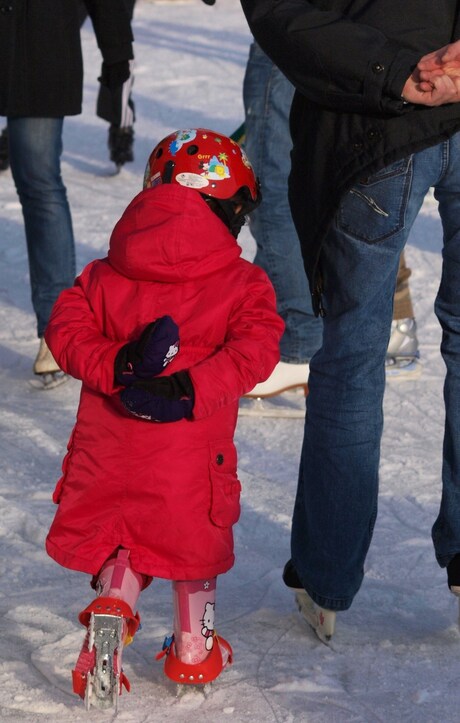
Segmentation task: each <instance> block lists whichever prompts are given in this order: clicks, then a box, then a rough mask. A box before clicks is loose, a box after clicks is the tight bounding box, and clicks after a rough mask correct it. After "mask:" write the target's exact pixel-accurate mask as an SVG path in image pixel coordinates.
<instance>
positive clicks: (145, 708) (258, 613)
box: [0, 0, 460, 723]
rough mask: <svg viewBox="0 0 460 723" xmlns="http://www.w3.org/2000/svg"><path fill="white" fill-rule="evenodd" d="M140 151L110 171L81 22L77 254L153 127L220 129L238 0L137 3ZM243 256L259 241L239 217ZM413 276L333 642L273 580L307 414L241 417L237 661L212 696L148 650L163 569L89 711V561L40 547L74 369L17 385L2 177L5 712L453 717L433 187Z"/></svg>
mask: <svg viewBox="0 0 460 723" xmlns="http://www.w3.org/2000/svg"><path fill="white" fill-rule="evenodd" d="M134 32H135V37H136V64H137V65H136V80H135V86H134V97H135V101H136V108H137V123H136V143H135V154H136V160H135V162H134V163H132V164H129V165H128V166H126V167H125V168H123V169H122V171H121V173H120V174H119V175H113V171H114V168H113V166H112V164H110V162H109V160H108V152H107V148H106V139H107V125H106V124H105V123H104V122H103V121H101V120H99V119H97V118H96V115H95V111H94V108H95V100H96V93H97V80H96V79H97V76H98V75H99V68H100V55H99V51H98V49H97V47H96V43H95V39H94V35H93V32H92V28H91V25H90V24H86V25H85V27H84V30H83V39H84V50H85V68H86V73H85V102H84V113H83V115H82V116H78V117H75V118H69V119H67V120H66V123H65V152H64V162H63V173H64V178H65V182H66V185H67V188H68V193H69V197H70V201H71V207H72V213H73V220H74V226H75V233H76V240H77V253H78V266H79V268H81V267H82V266H83V265H84V264H86V263H87V262H88V261H89V260H91V259H92V258H94V257H96V256H103V255H105V250H106V248H107V242H108V237H109V234H110V232H111V230H112V227H113V225H114V223H115V221H116V220H117V219H118V217H119V216H120V214H121V212H122V211H123V209H124V208H125V206H126V205H127V204H128V203H129V201H130V200H131V198H132V197H133V196H134V195H135V194H136V193H137V192H138V191H139V190H140V187H141V184H142V177H143V171H144V166H145V162H146V159H147V157H148V155H149V153H150V151H151V149H152V148H153V146H154V145H155V143H156V142H157V141H158V140H159V139H160V138H162V137H163V136H165V135H166V134H167V133H169V132H171V131H173V130H175V129H177V128H180V127H185V128H187V127H194V126H200V125H201V126H206V127H211V128H215V129H216V130H220V131H222V132H224V133H231V132H232V131H233V130H234V129H235V128H236V127H237V126H238V125H239V124H240V122H241V120H242V116H243V105H242V97H241V96H242V91H241V85H242V79H243V73H244V67H245V62H246V58H247V53H248V46H249V43H250V40H251V37H250V33H249V31H248V29H247V26H246V23H245V20H244V17H243V13H242V11H241V8H240V5H239V2H238V1H237V0H217V2H216V5H215V6H214V7H207V6H206V5H204V4H203V3H202V2H201V0H188V1H186V0H174V1H170V2H160V1H158V2H147V0H138V3H137V7H136V14H135V21H134ZM242 245H243V248H244V254H245V256H246V257H247V258H252V255H253V253H254V244H253V241H252V239H251V236H250V234H249V231H248V230H247V229H245V230H244V232H243V234H242ZM407 258H408V262H409V264H410V266H412V268H413V275H412V281H411V289H412V294H413V299H414V303H415V308H416V315H417V321H418V325H419V338H420V347H421V355H422V361H423V374H422V377H421V378H420V380H418V381H412V382H399V383H396V382H391V383H389V384H388V385H387V393H386V399H385V415H386V417H385V419H386V424H385V434H384V441H383V451H382V467H381V497H380V509H379V518H378V521H377V526H376V531H375V537H374V541H373V544H372V547H371V551H370V554H369V557H368V561H367V569H366V578H365V582H364V585H363V587H362V590H361V591H360V593H359V594H358V596H357V598H356V600H355V603H354V605H353V606H352V608H351V609H350V610H349V611H348V612H346V613H341V614H340V615H338V620H337V632H336V637H335V641H334V648H333V649H330V648H327V647H326V646H325V645H323V644H322V643H320V642H319V641H318V640H317V639H316V637H315V636H314V635H313V633H312V632H311V631H310V630H309V629H308V627H307V626H306V624H304V623H303V622H302V620H301V619H300V618H299V616H298V614H297V612H296V610H295V607H294V602H293V599H292V594H290V592H289V591H288V590H287V589H286V588H285V587H284V585H283V583H282V581H281V570H282V567H283V565H284V563H285V561H286V559H287V558H288V556H289V527H290V517H291V510H292V504H293V499H294V492H295V487H296V476H297V464H298V458H299V450H300V444H301V438H302V421H301V420H300V419H286V420H283V419H257V418H241V419H240V421H239V424H238V430H237V445H238V450H239V470H240V475H241V481H242V483H243V511H242V516H241V521H240V522H239V524H238V525H237V527H236V555H237V562H236V565H235V567H234V569H233V570H231V571H230V572H229V573H228V574H227V575H225V576H223V577H222V578H220V579H219V582H218V608H217V630H218V631H220V632H221V634H222V635H223V636H224V637H225V638H227V639H228V640H229V641H231V643H232V645H233V648H234V654H235V656H234V657H235V661H234V665H233V667H232V668H231V669H229V670H227V671H225V672H224V673H223V674H222V676H221V677H220V678H219V680H218V681H217V682H216V683H215V684H214V685H213V686H212V688H211V690H210V692H209V694H208V695H207V696H206V697H205V696H203V694H202V693H200V692H198V691H194V690H191V691H188V692H187V693H186V694H185V695H183V696H182V697H176V690H175V686H174V685H173V684H172V683H169V682H168V681H167V680H166V679H165V678H164V676H163V671H162V664H161V663H158V662H155V660H154V656H155V653H156V652H157V651H158V650H159V649H160V647H161V644H162V641H163V638H164V636H165V634H167V633H169V632H170V631H171V622H172V621H171V610H172V606H171V594H170V585H169V583H168V582H167V581H164V580H163V581H162V580H159V581H154V583H153V584H152V585H151V587H150V588H149V589H148V590H147V591H146V592H145V593H144V594H143V596H142V597H141V599H140V605H139V610H140V614H141V617H142V623H143V627H142V630H141V631H140V632H139V633H138V635H137V637H136V639H135V642H134V644H133V645H132V646H131V647H129V648H127V649H126V651H125V654H124V667H125V670H126V673H127V675H128V677H129V678H130V681H131V684H132V692H131V694H129V695H127V694H126V695H123V696H122V698H121V700H120V708H119V712H118V714H117V715H114V714H112V713H107V714H104V713H102V712H100V711H94V712H90V713H86V712H85V710H84V708H83V705H82V703H81V701H80V700H79V699H78V698H77V697H76V696H74V695H73V694H72V691H71V676H70V671H71V668H72V666H73V665H74V663H75V660H76V656H77V654H78V651H79V648H80V644H81V640H82V634H83V628H81V626H80V625H79V624H78V622H77V613H78V612H79V611H80V610H81V609H82V608H83V607H85V606H86V605H87V604H88V602H89V601H90V600H91V597H92V595H91V590H90V588H89V585H88V577H87V576H85V575H82V574H79V573H74V572H71V571H69V570H65V569H61V568H59V566H58V565H56V564H55V563H54V562H53V561H52V560H51V559H49V558H48V557H47V555H46V553H45V551H44V539H45V535H46V533H47V529H48V527H49V524H50V521H51V519H52V516H53V513H54V507H53V504H52V502H51V493H52V490H53V488H54V484H55V481H56V480H57V478H58V476H59V474H60V464H61V459H62V456H63V454H64V451H65V446H66V443H67V439H68V436H69V433H70V430H71V428H72V426H73V422H74V417H75V410H76V406H77V402H78V394H79V383H78V382H76V381H71V382H69V383H68V384H67V385H65V386H63V387H61V388H59V389H56V390H54V391H49V392H40V391H36V390H33V389H32V388H31V386H30V384H29V380H30V378H31V366H32V362H33V358H34V356H35V353H36V349H37V340H36V338H35V319H34V316H33V314H32V309H31V304H30V299H29V295H30V294H29V282H28V270H27V257H26V251H25V240H24V232H23V222H22V215H21V210H20V206H19V203H18V200H17V197H16V193H15V190H14V187H13V183H12V179H11V175H10V173H9V171H8V172H5V173H1V174H0V319H1V323H0V382H1V403H0V409H1V414H0V427H1V429H0V575H1V578H0V579H1V583H0V614H1V643H0V720H1V721H10V720H11V721H20V722H21V723H41V722H42V721H43V722H45V721H46V723H70V722H72V723H74V721H84V720H88V721H97V722H98V723H99V721H105V720H107V721H108V720H117V721H123V723H125V722H129V723H144V722H145V723H150V722H156V721H158V722H161V723H164V722H166V721H171V722H173V723H182V722H187V723H189V722H191V721H193V722H194V723H222V721H226V720H228V721H232V723H240V722H242V721H245V722H246V721H247V722H251V723H252V722H255V723H275V722H276V723H294V722H295V723H297V722H300V721H302V722H303V721H305V722H307V723H326V722H327V723H374V722H377V721H380V722H383V723H400V722H401V721H404V722H405V723H409V722H412V721H413V722H414V723H415V722H417V723H429V722H430V723H431V722H433V723H439V722H441V721H442V722H443V723H447V722H450V721H452V722H454V721H458V719H459V714H458V687H457V686H458V685H459V679H460V655H459V653H460V636H459V632H458V628H457V624H456V623H457V602H456V600H455V598H454V597H453V596H452V595H451V594H450V593H449V592H448V589H447V585H446V575H445V572H444V571H442V570H440V569H439V568H438V566H437V564H436V562H435V560H434V555H433V550H432V545H431V540H430V528H431V525H432V523H433V521H434V518H435V516H436V514H437V509H438V503H439V495H440V458H441V457H440V450H441V440H442V426H443V406H442V381H443V373H444V370H443V363H442V361H441V358H440V354H439V348H438V346H439V339H440V333H439V329H438V325H437V321H436V319H435V317H434V314H433V300H434V296H435V293H436V290H437V286H438V280H439V272H440V266H441V233H440V225H439V222H438V218H437V213H436V204H435V202H434V200H433V199H431V198H428V199H427V201H426V203H425V205H424V208H423V210H422V213H421V215H420V216H419V219H418V221H417V224H416V227H415V229H414V232H413V234H412V237H411V239H410V243H409V247H408V250H407Z"/></svg>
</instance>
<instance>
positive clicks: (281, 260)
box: [243, 43, 322, 364]
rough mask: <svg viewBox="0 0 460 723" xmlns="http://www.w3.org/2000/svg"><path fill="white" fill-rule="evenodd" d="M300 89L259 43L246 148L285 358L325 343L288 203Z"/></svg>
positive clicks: (249, 89) (255, 220) (250, 68)
mask: <svg viewBox="0 0 460 723" xmlns="http://www.w3.org/2000/svg"><path fill="white" fill-rule="evenodd" d="M293 95H294V88H293V86H292V85H291V83H290V82H289V81H288V80H287V79H286V78H285V76H284V75H283V74H282V73H281V72H280V71H279V70H278V68H277V67H276V66H275V65H274V64H273V63H272V61H271V60H270V59H269V58H268V57H267V56H266V55H265V53H264V52H263V51H262V50H261V49H260V48H259V46H258V45H257V44H256V43H253V44H252V45H251V48H250V51H249V59H248V63H247V66H246V74H245V78H244V85H243V99H244V105H245V114H246V118H245V128H246V140H245V144H244V146H245V150H246V153H247V154H248V157H249V160H250V161H251V163H252V165H253V167H254V170H255V172H256V174H257V175H258V177H259V179H260V183H261V187H262V203H261V205H260V206H259V207H258V208H257V209H256V210H255V211H253V212H252V213H251V216H250V229H251V233H252V235H253V236H254V239H255V241H256V244H257V252H256V256H255V259H254V262H255V263H256V264H258V265H259V266H261V267H262V268H263V269H264V270H265V271H266V272H267V274H268V276H269V278H270V280H271V282H272V284H273V286H274V288H275V292H276V297H277V306H278V313H279V314H280V316H281V317H282V318H283V320H284V322H285V324H286V328H285V332H284V334H283V337H282V339H281V343H280V350H281V359H282V360H283V361H285V362H291V363H296V364H300V363H303V362H308V361H309V360H310V359H311V357H312V356H313V354H314V353H315V351H317V350H318V349H319V347H320V345H321V334H322V323H321V320H320V319H317V318H316V317H315V316H314V314H313V311H312V307H311V296H310V291H309V288H308V282H307V277H306V274H305V270H304V266H303V260H302V254H301V251H300V244H299V239H298V236H297V232H296V230H295V228H294V224H293V221H292V218H291V211H290V208H289V201H288V188H287V185H288V176H289V172H290V170H291V161H290V152H291V147H292V143H291V136H290V133H289V111H290V108H291V102H292V97H293Z"/></svg>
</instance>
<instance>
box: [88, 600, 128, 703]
mask: <svg viewBox="0 0 460 723" xmlns="http://www.w3.org/2000/svg"><path fill="white" fill-rule="evenodd" d="M122 632H123V618H122V617H119V616H116V615H95V614H94V613H92V614H91V622H90V636H89V638H90V643H91V642H92V643H93V644H94V647H95V648H96V663H95V666H94V671H93V673H92V674H91V673H89V674H88V679H87V684H86V692H85V707H86V710H89V709H90V708H91V707H94V708H99V709H100V710H106V709H107V708H115V711H116V710H117V708H118V698H119V694H120V670H119V665H118V663H119V661H120V659H121V651H122V646H123V643H122Z"/></svg>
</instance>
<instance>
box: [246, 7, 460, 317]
mask: <svg viewBox="0 0 460 723" xmlns="http://www.w3.org/2000/svg"><path fill="white" fill-rule="evenodd" d="M241 4H242V6H243V10H244V12H245V14H246V17H247V19H248V22H249V26H250V28H251V30H252V32H253V34H254V37H255V38H256V40H257V42H258V43H259V44H260V46H261V47H262V48H263V50H264V51H265V52H266V53H267V55H268V56H269V57H270V58H271V59H272V60H273V61H274V62H275V63H276V65H278V66H279V68H280V69H281V70H282V71H283V72H284V73H285V75H286V76H287V77H288V78H289V80H290V81H291V82H292V83H293V84H294V86H295V87H296V93H295V96H294V101H293V104H292V109H291V133H292V140H293V151H292V171H291V176H290V181H289V193H290V202H291V209H292V215H293V219H294V222H295V225H296V227H297V231H298V234H299V238H300V242H301V246H302V253H303V256H304V260H305V267H306V270H307V274H308V277H309V281H310V287H311V289H312V292H313V294H314V301H316V304H315V306H316V310H318V306H317V302H318V284H319V281H318V280H319V273H318V262H319V260H320V250H321V243H322V240H323V239H324V236H325V234H326V232H327V229H328V227H329V226H330V224H331V222H332V220H333V218H334V214H335V212H336V210H337V207H338V205H339V202H340V199H341V197H342V196H343V195H344V194H345V193H346V192H347V191H348V190H349V189H350V187H351V186H352V184H353V183H354V182H355V181H357V180H358V179H359V180H362V179H365V178H367V177H368V176H369V175H370V174H372V173H373V172H375V171H377V170H379V169H381V168H383V167H384V166H386V165H388V164H389V163H392V162H393V161H396V160H399V159H401V158H404V157H406V156H408V155H410V154H411V153H413V152H415V151H418V150H421V149H423V148H425V147H428V146H431V145H434V144H436V143H437V142H439V141H440V140H442V139H444V138H448V137H449V136H451V135H452V134H453V133H455V132H456V131H457V130H459V129H460V104H450V105H446V106H442V107H438V108H428V107H426V106H418V105H417V106H416V105H412V104H404V102H403V100H402V98H401V92H402V89H403V86H404V83H405V81H406V80H407V79H408V77H409V76H410V74H411V72H412V69H413V68H414V66H415V65H416V64H417V62H418V60H419V59H420V57H421V56H422V55H425V54H426V53H429V52H431V51H433V50H437V49H439V48H441V47H443V46H444V45H447V44H448V43H450V42H452V41H453V40H456V39H458V38H459V37H460V23H459V9H458V5H459V4H460V3H458V2H457V0H405V1H404V2H403V3H402V2H401V0H310V1H309V2H307V0H241ZM315 297H316V298H315Z"/></svg>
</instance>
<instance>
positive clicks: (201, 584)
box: [172, 577, 216, 664]
mask: <svg viewBox="0 0 460 723" xmlns="http://www.w3.org/2000/svg"><path fill="white" fill-rule="evenodd" d="M172 585H173V598H174V641H175V648H176V654H177V657H178V658H179V659H180V660H181V661H182V662H183V663H188V664H196V663H201V662H202V661H203V660H204V659H205V658H206V657H207V656H208V654H209V652H210V651H211V650H212V647H213V645H214V609H215V600H216V578H215V577H214V578H211V579H210V580H189V581H182V580H174V581H173V584H172Z"/></svg>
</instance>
